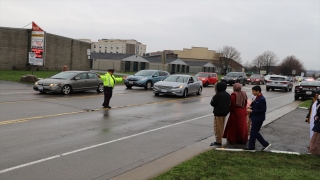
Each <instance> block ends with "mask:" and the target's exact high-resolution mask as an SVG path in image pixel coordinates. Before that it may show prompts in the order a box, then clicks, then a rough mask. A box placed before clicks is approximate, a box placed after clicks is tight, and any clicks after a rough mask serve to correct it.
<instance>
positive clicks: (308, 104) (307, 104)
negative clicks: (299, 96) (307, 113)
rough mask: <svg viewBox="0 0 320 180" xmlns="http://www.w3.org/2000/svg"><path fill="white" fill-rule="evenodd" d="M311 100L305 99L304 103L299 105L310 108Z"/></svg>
mask: <svg viewBox="0 0 320 180" xmlns="http://www.w3.org/2000/svg"><path fill="white" fill-rule="evenodd" d="M311 102H312V100H311V99H310V100H307V101H304V102H303V103H301V104H299V107H304V108H308V109H309V108H310V105H311Z"/></svg>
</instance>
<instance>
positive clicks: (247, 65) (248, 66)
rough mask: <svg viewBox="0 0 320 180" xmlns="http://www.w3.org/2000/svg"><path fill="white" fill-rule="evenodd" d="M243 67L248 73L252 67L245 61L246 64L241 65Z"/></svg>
mask: <svg viewBox="0 0 320 180" xmlns="http://www.w3.org/2000/svg"><path fill="white" fill-rule="evenodd" d="M243 67H244V69H245V70H246V71H248V70H249V69H250V68H251V67H252V65H251V63H250V62H249V61H246V62H245V63H244V64H243Z"/></svg>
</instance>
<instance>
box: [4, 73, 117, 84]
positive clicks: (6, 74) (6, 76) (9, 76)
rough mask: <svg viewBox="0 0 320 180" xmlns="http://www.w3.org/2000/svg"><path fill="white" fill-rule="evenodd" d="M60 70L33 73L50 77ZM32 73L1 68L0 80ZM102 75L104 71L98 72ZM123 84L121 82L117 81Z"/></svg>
mask: <svg viewBox="0 0 320 180" xmlns="http://www.w3.org/2000/svg"><path fill="white" fill-rule="evenodd" d="M59 72H61V71H33V75H35V76H37V77H38V78H48V77H51V76H53V75H55V74H57V73H59ZM27 74H32V71H20V70H1V71H0V80H5V81H14V82H20V78H21V76H24V75H27ZM99 74H101V75H103V74H104V73H99ZM115 77H122V76H117V75H116V76H115ZM117 84H123V83H117Z"/></svg>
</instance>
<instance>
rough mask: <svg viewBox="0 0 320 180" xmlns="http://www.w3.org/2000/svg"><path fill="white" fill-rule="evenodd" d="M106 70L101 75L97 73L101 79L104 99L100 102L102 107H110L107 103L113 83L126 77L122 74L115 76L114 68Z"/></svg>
mask: <svg viewBox="0 0 320 180" xmlns="http://www.w3.org/2000/svg"><path fill="white" fill-rule="evenodd" d="M107 71H108V72H107V73H106V74H105V75H102V76H100V75H99V78H100V79H101V80H102V81H103V92H104V101H103V103H102V106H103V107H104V108H109V109H111V107H110V105H109V103H110V99H111V97H112V91H113V88H114V85H115V84H116V82H121V81H122V80H124V79H126V78H127V77H126V76H124V77H122V78H116V77H114V75H113V73H114V69H108V70H107Z"/></svg>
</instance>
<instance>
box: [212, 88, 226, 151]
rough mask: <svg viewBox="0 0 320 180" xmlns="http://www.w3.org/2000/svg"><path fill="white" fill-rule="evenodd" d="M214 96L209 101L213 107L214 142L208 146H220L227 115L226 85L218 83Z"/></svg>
mask: <svg viewBox="0 0 320 180" xmlns="http://www.w3.org/2000/svg"><path fill="white" fill-rule="evenodd" d="M215 89H216V94H215V95H214V96H213V97H212V99H211V102H210V104H211V106H212V107H213V114H214V120H213V130H214V133H215V136H216V141H215V142H213V143H211V144H210V146H218V147H221V146H222V135H223V130H224V123H225V120H226V116H227V115H228V114H229V106H230V94H229V93H227V92H226V89H227V84H226V83H224V82H218V83H217V85H216V88H215Z"/></svg>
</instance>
